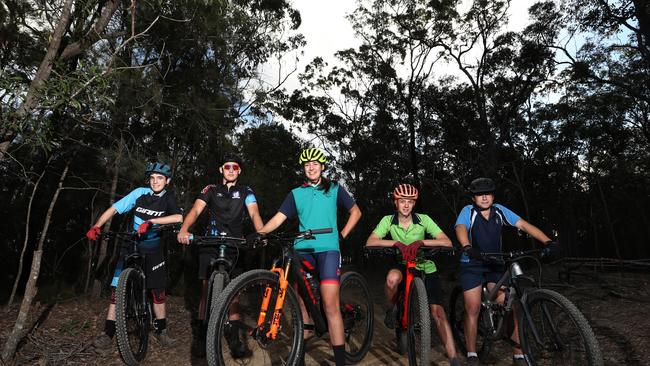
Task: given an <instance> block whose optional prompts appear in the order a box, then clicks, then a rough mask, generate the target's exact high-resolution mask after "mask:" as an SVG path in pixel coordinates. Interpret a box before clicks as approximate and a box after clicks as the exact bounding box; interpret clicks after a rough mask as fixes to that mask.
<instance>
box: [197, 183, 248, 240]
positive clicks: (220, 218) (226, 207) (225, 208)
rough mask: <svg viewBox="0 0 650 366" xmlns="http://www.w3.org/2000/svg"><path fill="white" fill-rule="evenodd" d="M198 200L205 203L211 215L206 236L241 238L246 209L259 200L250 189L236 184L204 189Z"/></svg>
mask: <svg viewBox="0 0 650 366" xmlns="http://www.w3.org/2000/svg"><path fill="white" fill-rule="evenodd" d="M198 199H200V200H201V201H203V202H205V203H206V204H207V206H208V211H209V214H210V224H209V226H208V229H207V232H206V235H220V234H224V233H225V235H228V236H235V237H241V236H242V218H243V215H244V211H245V210H244V208H245V207H246V206H248V205H250V204H253V203H256V202H257V199H256V198H255V194H253V190H252V189H250V187H247V186H243V185H239V184H235V185H233V186H231V187H228V186H227V185H225V184H210V185H208V186H206V187H205V188H203V190H202V191H201V194H199V197H198Z"/></svg>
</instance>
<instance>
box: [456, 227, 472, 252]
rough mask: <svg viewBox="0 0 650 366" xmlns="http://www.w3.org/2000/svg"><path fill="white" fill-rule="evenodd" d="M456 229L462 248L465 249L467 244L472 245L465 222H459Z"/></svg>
mask: <svg viewBox="0 0 650 366" xmlns="http://www.w3.org/2000/svg"><path fill="white" fill-rule="evenodd" d="M455 230H456V239H458V242H459V243H460V248H461V249H463V248H465V247H466V246H470V245H471V244H470V242H469V236H468V235H467V228H466V227H465V225H463V224H458V225H456V227H455Z"/></svg>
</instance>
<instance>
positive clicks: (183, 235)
mask: <svg viewBox="0 0 650 366" xmlns="http://www.w3.org/2000/svg"><path fill="white" fill-rule="evenodd" d="M191 235H192V234H190V233H189V232H188V231H186V230H181V231H179V232H178V234H176V240H178V242H179V243H181V244H184V245H188V244H189V243H190V236H191Z"/></svg>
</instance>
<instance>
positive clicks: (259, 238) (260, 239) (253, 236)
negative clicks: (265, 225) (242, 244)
mask: <svg viewBox="0 0 650 366" xmlns="http://www.w3.org/2000/svg"><path fill="white" fill-rule="evenodd" d="M265 237H266V234H264V233H257V232H256V233H250V234H248V235H246V244H248V245H258V244H260V243H263V244H266V243H265V242H266V241H265V240H264V238H265Z"/></svg>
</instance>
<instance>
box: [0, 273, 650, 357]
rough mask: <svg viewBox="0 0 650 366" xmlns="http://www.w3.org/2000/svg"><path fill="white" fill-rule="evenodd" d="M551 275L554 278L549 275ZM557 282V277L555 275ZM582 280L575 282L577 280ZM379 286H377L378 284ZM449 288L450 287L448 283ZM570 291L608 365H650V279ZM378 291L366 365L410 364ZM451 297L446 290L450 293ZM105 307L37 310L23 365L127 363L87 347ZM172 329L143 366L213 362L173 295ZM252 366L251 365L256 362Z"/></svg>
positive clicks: (322, 346) (324, 350) (436, 350)
mask: <svg viewBox="0 0 650 366" xmlns="http://www.w3.org/2000/svg"><path fill="white" fill-rule="evenodd" d="M549 278H550V277H549ZM556 278H557V277H556ZM370 281H371V289H377V288H381V282H379V279H378V278H375V279H370ZM576 281H577V282H576ZM375 282H377V283H375ZM448 285H451V284H448ZM549 287H551V288H553V289H555V290H557V291H560V292H562V293H564V294H565V295H566V296H567V297H569V298H570V299H571V300H572V301H574V303H576V305H577V306H578V307H579V308H580V309H581V310H582V311H583V313H584V314H585V316H586V317H587V318H588V319H589V321H590V323H591V325H592V327H593V328H594V331H595V332H596V334H597V336H598V340H599V342H600V345H601V348H602V350H603V355H604V357H605V364H606V365H620V364H626V365H650V357H649V356H648V355H647V352H646V351H647V350H648V349H650V337H648V334H650V318H649V317H648V312H647V311H646V310H647V309H648V304H649V302H650V301H649V299H650V291H649V289H650V274H638V273H637V274H617V275H602V276H600V277H599V280H598V281H594V279H582V280H575V281H573V282H572V284H571V285H556V286H553V285H552V284H549ZM372 292H373V294H374V295H373V300H374V302H375V327H374V339H373V344H372V347H371V349H370V351H369V353H368V355H367V356H366V357H365V359H364V360H363V362H362V363H360V365H364V366H370V365H407V364H408V361H407V359H406V357H405V356H401V355H399V354H397V353H396V352H394V333H393V331H391V330H389V329H387V328H386V327H384V325H383V314H384V311H383V309H384V307H383V304H382V299H381V298H382V296H381V293H378V292H376V291H372ZM447 294H448V292H447ZM105 309H106V303H105V301H102V302H101V303H91V302H90V301H89V300H88V299H86V298H85V297H80V298H76V299H72V300H68V301H65V302H60V303H57V304H54V305H48V306H46V305H41V306H37V307H36V309H35V310H34V314H38V315H35V316H39V317H40V318H41V322H40V323H39V325H38V328H37V329H35V330H33V331H32V332H31V333H30V336H29V337H28V338H27V339H26V342H24V343H23V344H22V345H21V347H20V350H19V353H18V356H17V358H16V360H15V364H17V365H34V364H39V365H121V364H122V362H121V360H120V357H119V354H118V352H117V350H115V351H114V352H112V354H109V355H107V356H99V355H97V354H95V353H94V352H92V351H91V350H90V349H89V348H88V345H89V343H90V341H91V340H92V338H93V336H95V335H96V334H98V332H99V331H100V330H101V329H102V328H103V319H104V317H105ZM168 314H169V315H168V323H169V329H170V332H171V334H172V336H173V337H174V338H176V339H177V344H176V345H174V346H173V347H171V348H169V349H165V350H163V349H161V348H160V347H159V346H158V345H157V344H156V343H155V342H153V341H152V342H151V344H150V350H149V353H148V355H147V359H146V360H145V361H144V362H143V363H142V364H143V365H173V366H183V365H207V363H206V362H205V360H204V359H196V358H192V357H191V356H190V344H191V339H192V333H191V327H190V312H189V311H187V310H186V309H185V301H184V299H183V298H182V297H176V296H171V297H170V298H169V308H168ZM15 316H16V312H15V310H14V311H10V312H0V327H1V328H0V329H2V331H0V343H4V340H5V338H6V336H7V335H8V332H9V331H10V329H11V326H12V325H13V321H14V320H15ZM433 343H434V346H433V347H432V351H431V355H432V361H433V365H440V366H443V365H448V362H447V360H446V358H445V356H444V353H443V351H442V348H441V347H440V346H439V340H438V338H437V337H433ZM494 354H495V355H499V357H496V356H495V358H494V360H493V361H494V362H493V363H492V364H493V365H497V366H503V365H510V364H511V360H510V351H509V347H508V346H506V345H500V346H499V347H498V348H497V349H496V350H495V352H494ZM306 363H307V365H314V366H315V365H319V366H325V365H333V364H334V362H333V357H332V356H331V349H330V347H329V343H328V340H327V338H322V339H318V338H312V339H311V340H310V341H309V342H308V343H307V356H306ZM251 364H252V363H251Z"/></svg>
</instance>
